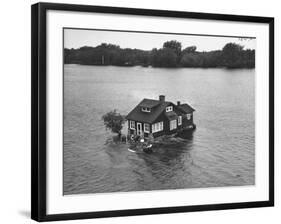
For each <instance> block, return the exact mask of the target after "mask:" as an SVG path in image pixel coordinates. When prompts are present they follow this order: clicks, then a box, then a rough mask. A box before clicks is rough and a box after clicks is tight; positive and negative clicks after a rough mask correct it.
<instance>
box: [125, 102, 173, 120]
mask: <svg viewBox="0 0 281 224" xmlns="http://www.w3.org/2000/svg"><path fill="white" fill-rule="evenodd" d="M144 100H145V103H146V104H143V101H144ZM144 100H142V101H141V102H140V103H139V104H138V105H137V106H136V107H135V108H134V109H133V110H132V111H131V112H130V113H129V114H128V115H127V116H126V119H127V120H134V121H140V122H144V123H153V122H154V121H155V120H156V119H157V118H158V116H159V115H160V114H161V113H162V112H163V110H165V109H166V107H167V106H169V105H170V104H172V103H171V102H168V101H165V102H160V101H159V100H150V99H144ZM149 101H150V102H149ZM156 102H157V104H156ZM143 105H155V106H154V107H153V108H152V109H151V112H148V113H146V112H142V111H141V108H142V107H144V106H143Z"/></svg>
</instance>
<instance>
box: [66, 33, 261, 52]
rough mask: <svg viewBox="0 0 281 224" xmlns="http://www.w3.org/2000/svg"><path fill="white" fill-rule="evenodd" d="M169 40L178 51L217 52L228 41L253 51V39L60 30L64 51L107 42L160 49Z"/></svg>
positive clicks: (127, 46)
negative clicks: (188, 48) (178, 45)
mask: <svg viewBox="0 0 281 224" xmlns="http://www.w3.org/2000/svg"><path fill="white" fill-rule="evenodd" d="M169 40H177V41H179V42H181V44H182V49H184V48H185V47H189V46H194V45H195V46H196V47H197V51H211V50H221V49H222V48H223V47H224V45H225V44H227V43H229V42H233V43H237V44H240V45H242V46H244V49H255V48H256V39H248V38H238V37H221V36H219V37H218V36H203V35H177V34H158V33H136V32H120V31H102V30H82V29H64V48H75V49H76V48H80V47H83V46H91V47H95V46H97V45H100V44H101V43H110V44H115V45H119V46H120V47H121V48H137V49H141V50H151V49H152V48H161V47H162V46H163V43H164V42H166V41H169Z"/></svg>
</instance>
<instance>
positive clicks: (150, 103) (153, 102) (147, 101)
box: [138, 99, 160, 108]
mask: <svg viewBox="0 0 281 224" xmlns="http://www.w3.org/2000/svg"><path fill="white" fill-rule="evenodd" d="M159 103H160V101H159V100H151V99H143V100H142V101H141V102H140V103H139V105H138V106H140V107H148V108H153V107H156V106H157V105H158V104H159Z"/></svg>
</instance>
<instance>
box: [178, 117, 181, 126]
mask: <svg viewBox="0 0 281 224" xmlns="http://www.w3.org/2000/svg"><path fill="white" fill-rule="evenodd" d="M178 125H182V116H179V117H178Z"/></svg>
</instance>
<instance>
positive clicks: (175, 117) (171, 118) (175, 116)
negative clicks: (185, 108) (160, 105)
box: [165, 111, 178, 121]
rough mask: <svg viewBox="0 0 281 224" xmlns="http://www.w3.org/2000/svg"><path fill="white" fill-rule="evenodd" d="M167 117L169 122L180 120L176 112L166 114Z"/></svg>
mask: <svg viewBox="0 0 281 224" xmlns="http://www.w3.org/2000/svg"><path fill="white" fill-rule="evenodd" d="M165 115H166V117H167V118H168V120H169V121H171V120H176V119H178V115H177V114H176V112H175V111H170V112H166V114H165Z"/></svg>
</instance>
